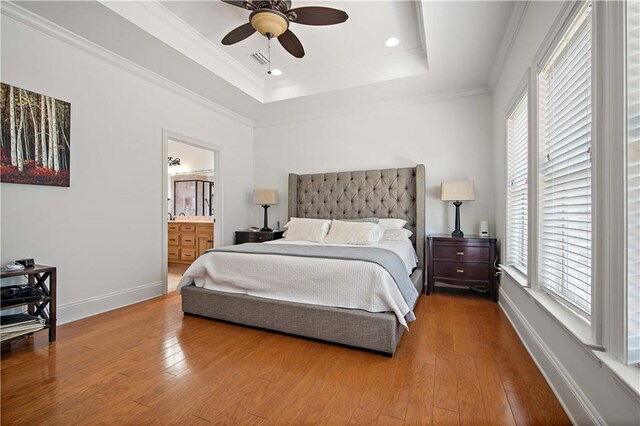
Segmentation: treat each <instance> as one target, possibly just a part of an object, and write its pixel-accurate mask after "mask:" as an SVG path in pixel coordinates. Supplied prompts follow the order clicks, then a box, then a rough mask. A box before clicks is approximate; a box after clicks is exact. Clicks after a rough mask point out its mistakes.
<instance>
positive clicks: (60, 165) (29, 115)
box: [0, 83, 71, 186]
mask: <svg viewBox="0 0 640 426" xmlns="http://www.w3.org/2000/svg"><path fill="white" fill-rule="evenodd" d="M0 90H1V92H0V138H1V140H0V146H1V152H0V160H1V162H0V181H1V182H8V183H24V184H31V185H53V186H69V168H70V159H71V141H70V136H71V104H70V103H69V102H65V101H61V100H59V99H55V98H52V97H50V96H45V95H41V94H39V93H35V92H30V91H29V90H25V89H21V88H19V87H15V86H10V85H8V84H4V83H0Z"/></svg>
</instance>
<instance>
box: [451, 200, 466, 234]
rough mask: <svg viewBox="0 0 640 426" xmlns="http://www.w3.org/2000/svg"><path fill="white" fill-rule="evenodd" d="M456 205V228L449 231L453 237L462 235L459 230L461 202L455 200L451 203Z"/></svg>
mask: <svg viewBox="0 0 640 426" xmlns="http://www.w3.org/2000/svg"><path fill="white" fill-rule="evenodd" d="M453 205H454V206H456V229H455V230H454V231H453V232H452V233H451V236H452V237H453V238H462V237H464V233H463V232H462V231H461V230H460V206H461V205H462V202H460V201H456V202H455V203H453Z"/></svg>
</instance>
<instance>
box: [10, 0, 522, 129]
mask: <svg viewBox="0 0 640 426" xmlns="http://www.w3.org/2000/svg"><path fill="white" fill-rule="evenodd" d="M18 4H19V5H20V6H22V7H24V8H26V9H29V10H31V11H33V12H35V13H37V14H39V15H41V16H43V17H45V18H46V19H49V20H51V21H53V22H54V23H56V24H58V25H61V26H62V27H65V28H67V29H69V30H70V31H72V32H74V33H76V34H79V35H80V36H82V37H85V38H87V39H88V40H90V41H93V42H94V43H97V44H98V45H101V46H103V47H105V48H106V49H108V50H111V51H113V52H114V53H116V54H118V55H120V56H123V57H125V58H126V59H129V60H131V61H133V62H135V63H138V64H140V65H141V66H143V67H145V68H148V69H150V70H151V71H153V72H155V73H157V74H159V75H161V76H163V77H166V78H168V79H170V80H173V81H175V82H176V83H178V84H180V85H183V86H184V87H186V88H187V89H189V90H191V91H194V92H196V93H198V94H200V95H202V96H204V97H207V98H209V99H211V100H213V101H215V102H217V103H219V104H221V105H223V106H225V107H227V108H229V109H231V110H232V111H235V112H237V113H239V114H241V115H243V116H245V117H248V118H249V119H251V120H253V121H254V122H255V123H256V124H257V125H260V124H266V123H272V122H274V121H278V120H282V119H287V120H289V119H291V118H292V117H294V116H296V115H301V114H302V115H305V116H306V115H309V116H311V115H313V114H317V113H321V112H326V111H327V108H330V109H332V110H336V109H348V108H351V107H355V106H358V105H362V104H363V103H366V104H370V103H379V102H388V101H393V100H397V99H399V98H405V97H408V96H409V97H416V96H424V95H426V96H430V95H433V94H439V93H443V92H459V91H469V90H478V89H479V88H486V87H487V86H488V81H489V76H490V73H491V69H492V66H493V64H494V62H495V60H496V56H497V54H498V50H499V47H500V43H501V41H502V38H503V35H504V33H505V29H506V28H507V24H508V22H509V16H510V14H511V12H512V10H513V6H514V2H505V1H422V2H420V3H416V2H413V1H398V0H395V1H389V0H386V1H385V0H381V1H376V0H361V1H331V2H328V1H321V0H316V1H313V0H310V1H307V0H293V7H300V6H306V5H322V6H329V7H335V8H338V9H342V10H345V11H346V12H347V13H348V14H349V19H348V20H347V21H346V22H345V23H343V24H338V25H332V26H324V27H315V26H306V25H299V24H292V26H291V29H292V31H294V32H295V33H296V35H298V37H299V38H300V40H301V42H302V43H303V45H304V47H305V51H306V56H305V57H304V58H302V59H296V58H293V57H292V56H290V55H288V54H287V53H286V52H285V51H284V49H283V48H282V47H281V46H280V45H279V43H278V42H272V46H271V53H272V62H273V64H274V67H277V68H279V69H281V70H282V71H283V73H284V74H283V75H282V76H280V77H274V76H269V75H267V74H266V68H265V67H261V66H259V65H257V64H255V63H254V62H253V59H251V58H249V56H248V55H249V54H251V53H254V52H256V51H262V52H263V53H266V39H265V38H264V37H262V36H260V35H259V34H257V33H256V34H254V35H252V36H250V37H249V38H248V39H246V40H244V41H242V42H240V43H237V44H236V45H233V46H222V44H221V43H220V40H221V39H222V37H224V35H225V34H226V33H227V32H228V31H230V30H231V29H233V28H235V27H237V26H239V25H241V24H243V23H245V22H247V17H248V14H249V12H248V11H246V10H243V9H241V8H238V7H234V6H231V5H228V4H225V3H222V2H220V1H218V0H213V1H172V2H164V1H162V2H159V1H144V2H134V1H124V2H120V1H119V2H111V1H105V2H95V1H88V2H87V1H83V2H74V1H70V2H33V1H27V2H18ZM390 36H395V37H398V38H399V39H400V40H401V43H400V45H399V46H397V47H395V48H387V47H386V46H384V41H385V40H386V39H387V38H388V37H390ZM283 117H284V118H283Z"/></svg>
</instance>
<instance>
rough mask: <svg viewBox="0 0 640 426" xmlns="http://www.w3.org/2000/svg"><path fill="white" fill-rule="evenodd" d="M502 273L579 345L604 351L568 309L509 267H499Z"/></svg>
mask: <svg viewBox="0 0 640 426" xmlns="http://www.w3.org/2000/svg"><path fill="white" fill-rule="evenodd" d="M500 268H501V269H502V271H503V273H504V274H505V275H507V276H508V277H509V279H511V280H512V281H514V282H515V283H516V284H518V286H517V287H520V288H521V289H522V291H524V292H525V293H526V294H527V295H528V296H529V297H530V298H531V299H532V300H533V301H534V302H535V303H536V304H537V305H538V306H540V307H541V308H542V309H543V310H544V311H545V312H546V313H547V314H548V315H549V316H550V317H551V318H553V319H554V320H555V321H556V322H557V323H558V325H560V327H562V328H563V329H564V330H565V331H567V332H568V333H569V334H570V335H571V336H573V337H574V338H575V339H576V340H577V341H578V342H579V343H581V344H582V345H584V346H586V347H587V348H588V349H591V350H604V348H603V347H602V345H599V344H597V343H596V342H595V341H594V339H593V337H592V336H591V324H589V323H588V322H587V321H586V320H585V319H584V318H582V317H580V316H579V315H578V314H576V313H574V312H573V311H571V310H570V309H569V308H567V307H566V306H564V305H563V304H561V303H560V302H558V301H557V300H555V299H554V298H553V297H551V296H549V295H548V294H547V293H545V292H544V291H540V290H534V289H532V288H531V287H529V284H528V282H527V279H526V277H524V276H523V275H522V274H520V273H519V272H517V271H516V270H515V269H513V268H512V267H510V266H506V265H500Z"/></svg>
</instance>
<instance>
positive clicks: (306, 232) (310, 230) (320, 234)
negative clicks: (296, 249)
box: [284, 217, 331, 243]
mask: <svg viewBox="0 0 640 426" xmlns="http://www.w3.org/2000/svg"><path fill="white" fill-rule="evenodd" d="M330 226H331V221H330V220H325V219H302V218H298V217H292V218H291V220H290V221H289V223H287V224H286V225H285V228H287V232H286V234H285V237H284V239H285V240H290V241H312V242H314V243H321V242H322V241H323V240H324V237H326V236H327V232H329V227H330Z"/></svg>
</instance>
